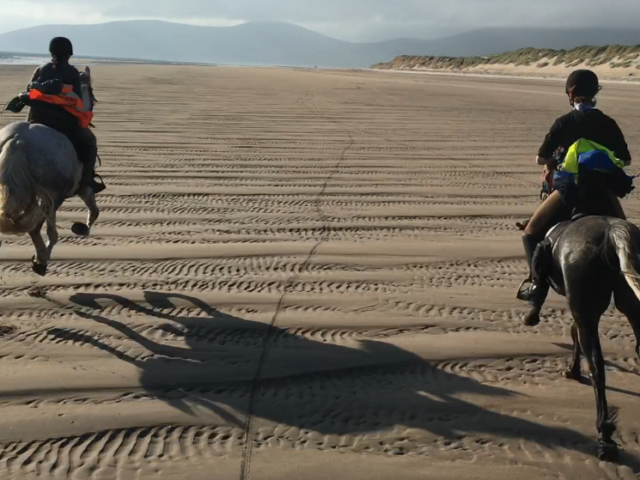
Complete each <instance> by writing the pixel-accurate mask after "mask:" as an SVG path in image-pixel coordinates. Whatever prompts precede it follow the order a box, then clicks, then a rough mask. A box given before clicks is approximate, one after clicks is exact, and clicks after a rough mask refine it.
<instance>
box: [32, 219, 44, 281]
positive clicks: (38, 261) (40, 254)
mask: <svg viewBox="0 0 640 480" xmlns="http://www.w3.org/2000/svg"><path fill="white" fill-rule="evenodd" d="M43 223H44V220H42V221H41V222H39V223H38V225H37V226H36V228H35V229H33V230H32V231H31V232H29V236H30V237H31V241H32V242H33V246H34V247H35V249H36V254H35V255H34V256H33V258H32V259H31V269H32V270H33V271H34V273H36V274H38V275H40V276H45V275H46V273H47V263H48V261H49V258H48V255H47V247H46V245H45V244H44V240H43V238H42V234H41V233H40V230H42V225H43Z"/></svg>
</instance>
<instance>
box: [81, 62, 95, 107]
mask: <svg viewBox="0 0 640 480" xmlns="http://www.w3.org/2000/svg"><path fill="white" fill-rule="evenodd" d="M92 81H93V78H92V76H91V70H90V69H89V67H88V66H87V67H84V70H82V71H81V72H80V84H81V88H82V102H83V103H84V104H85V108H86V107H89V110H91V111H93V107H95V105H96V103H98V100H96V97H95V96H94V95H93V82H92Z"/></svg>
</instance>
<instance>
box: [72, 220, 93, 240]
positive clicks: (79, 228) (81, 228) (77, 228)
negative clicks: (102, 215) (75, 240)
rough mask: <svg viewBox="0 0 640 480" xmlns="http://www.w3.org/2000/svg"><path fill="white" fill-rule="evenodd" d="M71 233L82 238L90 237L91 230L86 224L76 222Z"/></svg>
mask: <svg viewBox="0 0 640 480" xmlns="http://www.w3.org/2000/svg"><path fill="white" fill-rule="evenodd" d="M71 231H72V232H73V233H75V234H76V235H79V236H81V237H88V236H89V232H90V231H91V230H90V229H89V227H88V226H87V225H86V224H84V223H78V222H76V223H74V224H73V225H72V226H71Z"/></svg>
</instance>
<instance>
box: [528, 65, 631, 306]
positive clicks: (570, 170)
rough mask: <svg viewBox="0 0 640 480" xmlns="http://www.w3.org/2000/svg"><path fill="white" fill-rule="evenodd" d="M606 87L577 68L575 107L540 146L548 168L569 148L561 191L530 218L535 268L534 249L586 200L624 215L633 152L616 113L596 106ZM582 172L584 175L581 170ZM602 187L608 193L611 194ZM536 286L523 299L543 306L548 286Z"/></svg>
mask: <svg viewBox="0 0 640 480" xmlns="http://www.w3.org/2000/svg"><path fill="white" fill-rule="evenodd" d="M600 90H601V87H600V84H599V80H598V77H597V75H596V74H595V73H594V72H592V71H590V70H577V71H575V72H573V73H571V75H570V76H569V78H568V79H567V83H566V88H565V91H566V94H567V95H568V97H569V102H570V103H571V106H572V107H573V110H572V111H571V112H570V113H568V114H566V115H563V116H562V117H560V118H558V119H557V120H556V121H555V122H554V124H553V126H552V127H551V129H550V131H549V133H548V134H547V135H546V137H545V140H544V142H543V144H542V146H541V147H540V150H539V152H538V157H537V159H536V162H537V163H538V165H546V166H547V168H550V169H553V168H555V167H556V165H555V163H556V160H555V159H554V153H555V152H556V151H558V150H559V149H560V151H564V152H565V156H564V160H563V161H562V164H561V165H559V166H557V171H556V173H555V175H554V182H553V183H554V189H555V191H554V192H553V193H552V194H551V195H550V196H549V197H547V199H546V200H545V201H544V202H543V203H542V204H541V205H540V207H538V209H537V210H536V212H535V213H534V215H533V216H532V217H531V219H530V220H529V223H528V224H527V227H526V229H525V233H524V236H523V238H522V241H523V244H524V250H525V254H526V257H527V261H528V263H529V269H531V267H532V260H533V254H534V252H535V249H536V247H537V245H538V243H539V242H540V241H542V240H543V239H544V236H545V234H546V232H547V231H548V230H549V228H551V227H552V226H553V225H555V224H556V223H558V222H559V221H562V220H565V219H568V218H569V217H570V216H571V214H572V213H574V212H576V210H578V211H580V208H581V207H582V208H583V210H585V209H584V204H585V203H589V204H591V205H590V206H591V208H587V209H586V211H588V212H589V213H594V212H597V211H598V207H599V205H604V204H607V205H611V206H612V207H613V212H608V211H602V214H611V215H615V216H618V217H620V218H624V212H623V211H622V207H621V206H620V202H619V201H618V198H617V197H620V198H622V197H624V196H625V195H626V194H628V193H629V192H630V191H631V190H632V189H633V187H632V180H631V178H630V177H628V176H627V175H626V173H624V171H623V170H622V169H623V167H624V166H626V165H629V164H630V163H631V155H630V153H629V149H628V147H627V143H626V141H625V138H624V135H623V133H622V131H621V130H620V128H619V127H618V124H617V123H616V122H615V120H613V119H612V118H611V117H609V116H607V115H605V114H604V113H602V111H600V110H599V109H597V108H596V99H595V97H596V95H597V93H598V92H599V91H600ZM579 173H580V175H579ZM599 192H605V193H606V192H612V193H613V195H611V194H608V193H606V198H604V197H603V196H602V194H601V193H599ZM529 281H530V287H529V288H528V289H526V290H521V291H520V292H519V293H518V298H519V299H521V300H525V301H528V302H529V303H531V304H532V306H541V305H539V304H540V303H541V302H544V299H545V297H546V294H547V291H548V285H546V284H544V285H540V284H539V282H537V281H536V279H535V278H532V275H531V274H530V276H529Z"/></svg>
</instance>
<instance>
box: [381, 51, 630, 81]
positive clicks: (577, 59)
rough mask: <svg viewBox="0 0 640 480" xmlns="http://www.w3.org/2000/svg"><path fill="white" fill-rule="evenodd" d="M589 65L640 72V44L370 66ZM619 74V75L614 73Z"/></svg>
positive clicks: (405, 59) (523, 68)
mask: <svg viewBox="0 0 640 480" xmlns="http://www.w3.org/2000/svg"><path fill="white" fill-rule="evenodd" d="M578 67H588V68H593V69H595V70H601V71H605V73H607V72H611V73H616V72H615V71H616V70H618V72H617V73H618V74H623V75H624V74H626V76H631V77H632V76H634V75H636V72H637V74H638V75H640V45H635V46H624V45H609V46H603V47H590V46H584V47H577V48H573V49H571V50H552V49H538V48H523V49H520V50H516V51H513V52H507V53H501V54H497V55H489V56H478V57H434V56H411V55H401V56H398V57H396V58H394V59H393V60H392V61H390V62H387V63H379V64H376V65H373V66H372V68H374V69H380V70H444V71H463V72H464V71H468V72H474V71H480V72H482V71H484V72H486V73H490V72H491V71H492V70H496V71H497V72H499V71H504V70H505V69H511V70H513V73H518V72H522V73H534V72H535V69H538V70H539V71H540V73H544V72H545V71H546V72H549V73H551V72H552V71H553V72H557V73H561V72H560V71H561V70H564V69H572V68H578ZM615 76H619V75H615Z"/></svg>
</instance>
